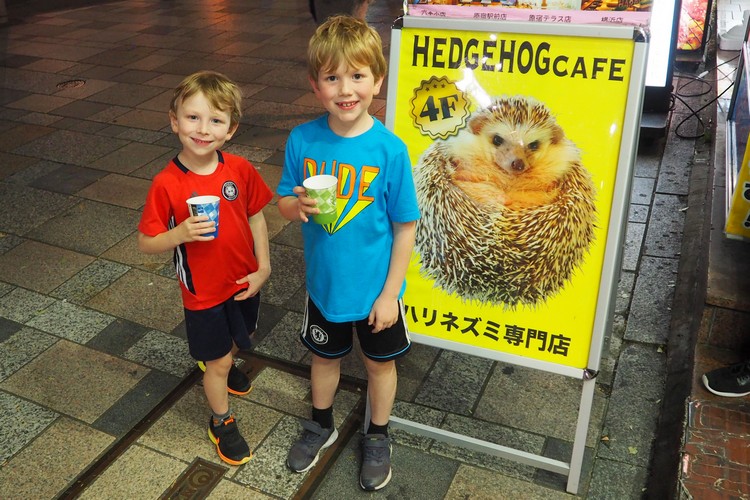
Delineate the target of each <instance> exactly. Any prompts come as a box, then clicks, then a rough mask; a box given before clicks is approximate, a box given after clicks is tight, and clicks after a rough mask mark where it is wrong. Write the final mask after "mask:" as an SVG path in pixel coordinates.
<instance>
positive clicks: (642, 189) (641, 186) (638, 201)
mask: <svg viewBox="0 0 750 500" xmlns="http://www.w3.org/2000/svg"><path fill="white" fill-rule="evenodd" d="M653 197H654V179H651V178H649V177H634V178H633V189H632V192H631V194H630V203H632V204H635V205H650V204H651V200H652V198H653Z"/></svg>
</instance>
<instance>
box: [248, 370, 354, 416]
mask: <svg viewBox="0 0 750 500" xmlns="http://www.w3.org/2000/svg"><path fill="white" fill-rule="evenodd" d="M253 387H254V389H253V392H251V393H250V394H249V395H248V398H249V399H250V400H251V401H253V402H255V403H259V404H262V405H264V406H267V407H269V408H273V409H274V410H278V411H281V412H284V413H289V414H291V415H294V416H297V417H299V418H303V419H309V418H311V417H310V412H311V394H310V381H309V380H308V379H306V378H301V377H298V376H296V375H292V374H290V373H285V372H283V371H279V370H276V369H273V368H264V369H263V370H262V371H261V373H260V374H258V376H257V377H256V378H255V379H254V380H253ZM362 397H363V394H360V393H357V392H351V391H348V390H339V391H338V392H337V393H336V397H335V398H334V403H333V417H334V422H335V423H336V426H340V425H341V424H343V422H344V421H345V420H346V419H347V418H348V417H349V415H350V414H351V412H352V410H353V409H354V408H355V407H356V406H357V404H358V403H359V400H360V398H362Z"/></svg>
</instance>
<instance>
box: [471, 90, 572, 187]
mask: <svg viewBox="0 0 750 500" xmlns="http://www.w3.org/2000/svg"><path fill="white" fill-rule="evenodd" d="M469 130H470V131H471V132H472V133H473V134H475V135H477V136H478V139H479V140H478V141H477V143H478V147H480V148H482V149H483V150H484V151H483V153H484V156H485V157H486V158H487V159H490V158H491V159H492V161H493V162H494V164H495V165H496V166H497V167H498V169H499V173H500V174H501V175H503V176H510V177H511V178H513V177H518V176H524V177H530V178H533V179H535V180H536V181H538V182H540V183H541V184H549V183H553V182H556V181H558V180H559V179H560V178H561V177H562V176H563V175H564V174H565V172H567V167H568V163H569V162H570V161H571V159H575V158H577V156H578V154H577V151H576V150H575V148H574V146H572V144H571V143H570V141H568V140H567V139H566V138H565V134H564V132H563V130H562V128H561V127H560V126H559V125H558V124H557V122H556V121H555V119H554V117H553V116H552V115H551V113H550V111H549V110H548V109H547V107H546V106H544V104H542V103H540V102H538V101H535V100H533V99H531V98H528V97H512V98H508V99H499V100H496V101H495V102H493V104H492V105H491V106H489V107H488V108H485V109H484V110H482V111H480V112H478V113H475V115H474V116H473V117H472V118H471V119H470V120H469ZM529 180H532V179H529Z"/></svg>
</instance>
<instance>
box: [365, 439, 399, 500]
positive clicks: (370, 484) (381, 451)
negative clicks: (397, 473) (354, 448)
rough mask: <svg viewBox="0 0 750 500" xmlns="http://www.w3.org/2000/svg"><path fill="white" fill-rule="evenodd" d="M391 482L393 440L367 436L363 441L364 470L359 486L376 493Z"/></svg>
mask: <svg viewBox="0 0 750 500" xmlns="http://www.w3.org/2000/svg"><path fill="white" fill-rule="evenodd" d="M390 480H391V438H389V437H386V436H384V435H383V434H367V435H366V436H365V437H364V438H363V439H362V470H361V471H360V473H359V485H360V486H361V487H362V489H363V490H367V491H375V490H379V489H380V488H382V487H384V486H385V485H386V484H388V481H390Z"/></svg>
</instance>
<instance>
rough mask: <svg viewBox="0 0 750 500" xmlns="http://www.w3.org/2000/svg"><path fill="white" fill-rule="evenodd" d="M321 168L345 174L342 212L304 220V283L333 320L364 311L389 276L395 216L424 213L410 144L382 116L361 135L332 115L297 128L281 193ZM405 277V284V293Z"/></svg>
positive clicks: (355, 317)
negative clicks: (334, 124) (320, 220)
mask: <svg viewBox="0 0 750 500" xmlns="http://www.w3.org/2000/svg"><path fill="white" fill-rule="evenodd" d="M317 174H331V175H335V176H337V177H338V179H339V193H338V200H337V207H338V219H337V220H336V221H335V222H333V223H331V224H326V225H324V226H321V225H319V224H316V223H315V222H313V221H312V219H310V222H308V223H303V224H302V236H303V238H304V248H305V265H306V268H307V273H306V278H305V282H306V285H307V291H308V293H309V294H310V298H311V299H312V301H313V302H314V303H315V305H316V306H317V307H318V309H320V311H321V312H322V313H323V315H324V316H325V318H326V319H327V320H328V321H333V322H337V323H343V322H345V321H356V320H360V319H363V318H366V317H367V316H368V315H369V314H370V309H372V305H373V304H374V303H375V299H377V298H378V295H380V292H381V291H382V289H383V285H384V284H385V279H386V277H387V276H388V266H389V265H390V258H391V247H392V246H393V229H392V226H391V222H411V221H414V220H417V219H419V209H418V207H417V197H416V193H415V190H414V180H413V179H412V172H411V162H410V161H409V155H408V152H407V150H406V145H405V144H404V143H403V141H401V139H399V138H398V137H396V136H395V135H394V134H393V133H392V132H390V131H389V130H388V129H386V128H385V126H383V124H382V123H380V122H379V121H378V120H376V119H374V120H373V126H372V128H370V130H368V131H367V132H365V133H363V134H361V135H359V136H357V137H341V136H338V135H336V134H334V133H333V132H332V131H331V129H330V128H329V126H328V115H327V114H326V115H323V116H321V117H320V118H318V119H316V120H313V121H311V122H308V123H305V124H303V125H300V126H298V127H296V128H294V130H292V132H291V134H290V135H289V140H288V141H287V144H286V159H285V161H284V171H283V173H282V176H281V181H280V183H279V187H278V189H277V193H278V194H279V196H296V195H295V194H294V193H293V192H292V189H293V188H294V187H295V186H301V185H302V181H303V180H304V179H305V178H307V177H310V176H311V175H317ZM404 288H405V284H404V285H403V286H402V287H401V293H400V294H399V296H401V294H403V292H404Z"/></svg>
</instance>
